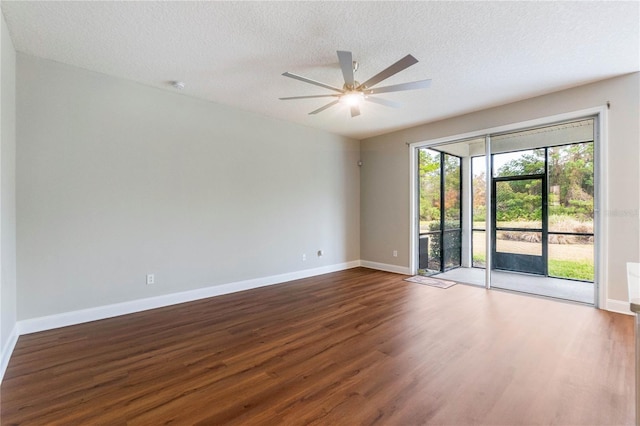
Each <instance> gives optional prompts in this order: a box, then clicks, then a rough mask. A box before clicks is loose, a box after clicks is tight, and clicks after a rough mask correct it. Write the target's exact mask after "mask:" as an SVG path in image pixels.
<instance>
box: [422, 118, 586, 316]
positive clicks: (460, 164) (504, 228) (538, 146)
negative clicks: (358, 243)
mask: <svg viewBox="0 0 640 426" xmlns="http://www.w3.org/2000/svg"><path fill="white" fill-rule="evenodd" d="M595 127H596V126H595V119H593V118H587V119H581V120H576V121H572V122H564V123H559V124H554V125H549V126H543V127H538V128H531V129H526V130H521V131H512V132H508V133H501V134H487V135H486V136H484V137H481V138H474V139H467V140H457V141H453V142H448V143H446V144H439V145H433V146H429V147H420V148H417V149H416V151H415V152H416V154H417V156H418V161H417V170H418V176H417V178H418V179H417V187H418V191H417V194H418V199H419V203H417V204H418V205H417V210H418V211H417V216H418V220H417V222H418V227H417V228H418V229H419V235H418V242H417V244H416V248H417V249H418V250H417V251H418V264H419V267H418V270H419V273H421V274H426V275H438V277H440V278H443V279H450V280H454V281H458V282H462V283H468V284H474V285H486V286H488V287H497V288H503V289H508V290H515V291H521V292H526V293H534V294H538V295H543V296H550V297H556V298H561V299H568V300H573V301H577V302H582V303H588V304H595V301H596V299H595V295H596V283H595V278H596V274H595V271H596V257H595V242H596V235H597V234H596V232H595V228H594V226H595V225H594V223H595V222H594V211H595V206H596V203H595V188H596V182H595V177H596V175H595V155H594V152H595ZM487 154H488V155H487Z"/></svg>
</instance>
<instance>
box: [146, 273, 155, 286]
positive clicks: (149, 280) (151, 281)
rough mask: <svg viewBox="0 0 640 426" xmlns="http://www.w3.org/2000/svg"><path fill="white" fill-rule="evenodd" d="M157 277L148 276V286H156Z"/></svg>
mask: <svg viewBox="0 0 640 426" xmlns="http://www.w3.org/2000/svg"><path fill="white" fill-rule="evenodd" d="M155 282H156V277H155V275H153V274H147V284H155Z"/></svg>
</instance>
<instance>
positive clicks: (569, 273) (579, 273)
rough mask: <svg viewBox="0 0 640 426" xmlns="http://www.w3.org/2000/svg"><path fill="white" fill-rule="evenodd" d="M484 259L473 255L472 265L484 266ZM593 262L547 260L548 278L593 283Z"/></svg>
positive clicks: (479, 255) (482, 256)
mask: <svg viewBox="0 0 640 426" xmlns="http://www.w3.org/2000/svg"><path fill="white" fill-rule="evenodd" d="M484 261H485V257H484V255H481V254H474V255H473V262H474V264H476V265H478V264H482V265H484ZM594 273H595V270H594V267H593V262H591V261H588V260H558V259H549V276H552V277H557V278H568V279H571V280H582V281H593V277H594Z"/></svg>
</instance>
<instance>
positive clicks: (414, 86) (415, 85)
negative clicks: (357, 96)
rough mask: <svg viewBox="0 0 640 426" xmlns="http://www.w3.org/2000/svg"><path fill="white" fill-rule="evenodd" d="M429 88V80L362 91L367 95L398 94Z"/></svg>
mask: <svg viewBox="0 0 640 426" xmlns="http://www.w3.org/2000/svg"><path fill="white" fill-rule="evenodd" d="M429 86H431V80H418V81H411V82H409V83H400V84H394V85H391V86H384V87H376V88H373V89H367V90H365V91H364V93H366V94H367V95H369V94H371V95H375V94H376V93H387V92H400V91H402V90H414V89H426V88H427V87H429Z"/></svg>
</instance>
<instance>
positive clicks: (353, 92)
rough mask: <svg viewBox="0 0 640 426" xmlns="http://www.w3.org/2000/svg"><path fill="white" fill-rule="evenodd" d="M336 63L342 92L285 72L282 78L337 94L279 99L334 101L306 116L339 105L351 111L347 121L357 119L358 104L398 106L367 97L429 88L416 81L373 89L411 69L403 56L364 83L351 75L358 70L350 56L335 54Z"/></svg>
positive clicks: (409, 59)
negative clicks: (322, 99)
mask: <svg viewBox="0 0 640 426" xmlns="http://www.w3.org/2000/svg"><path fill="white" fill-rule="evenodd" d="M338 60H339V61H340V69H341V70H342V76H343V77H344V85H343V86H342V89H340V88H338V87H334V86H331V85H329V84H325V83H321V82H319V81H315V80H311V79H310V78H306V77H302V76H300V75H296V74H293V73H290V72H285V73H284V74H282V75H283V76H285V77H290V78H295V79H296V80H300V81H304V82H305V83H309V84H313V85H316V86H320V87H324V88H325V89H330V90H333V91H334V92H338V93H332V94H328V95H310V96H291V97H287V98H280V99H281V100H292V99H311V98H337V99H335V100H333V101H331V102H330V103H328V104H326V105H325V106H323V107H320V108H318V109H316V110H314V111H311V112H310V113H309V114H317V113H319V112H322V111H324V110H325V109H327V108H330V107H332V106H334V105H336V104H337V103H339V102H340V103H344V104H346V105H348V106H349V107H350V108H351V117H356V116H358V115H360V104H361V103H362V101H367V102H373V103H376V104H380V105H385V106H390V107H396V108H397V107H399V106H400V104H398V103H397V102H393V101H389V100H387V99H381V98H374V97H372V96H370V95H375V94H378V93H388V92H399V91H402V90H414V89H424V88H426V87H429V85H430V84H431V80H418V81H412V82H409V83H400V84H394V85H391V86H383V87H373V86H375V85H376V84H378V83H380V82H381V81H383V80H386V79H387V78H389V77H391V76H392V75H395V74H397V73H399V72H400V71H402V70H405V69H407V68H409V67H410V66H411V65H413V64H415V63H417V62H418V60H417V59H416V58H414V57H413V56H411V55H407V56H405V57H404V58H402V59H400V60H399V61H397V62H396V63H394V64H393V65H391V66H389V67H387V68H385V69H384V70H382V71H380V72H379V73H378V74H376V75H374V76H373V77H371V78H370V79H368V80H367V81H365V82H364V83H360V82H358V81H356V80H355V77H354V73H355V72H356V71H357V70H358V63H357V62H356V61H354V60H353V56H352V54H351V52H346V51H343V50H338Z"/></svg>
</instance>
